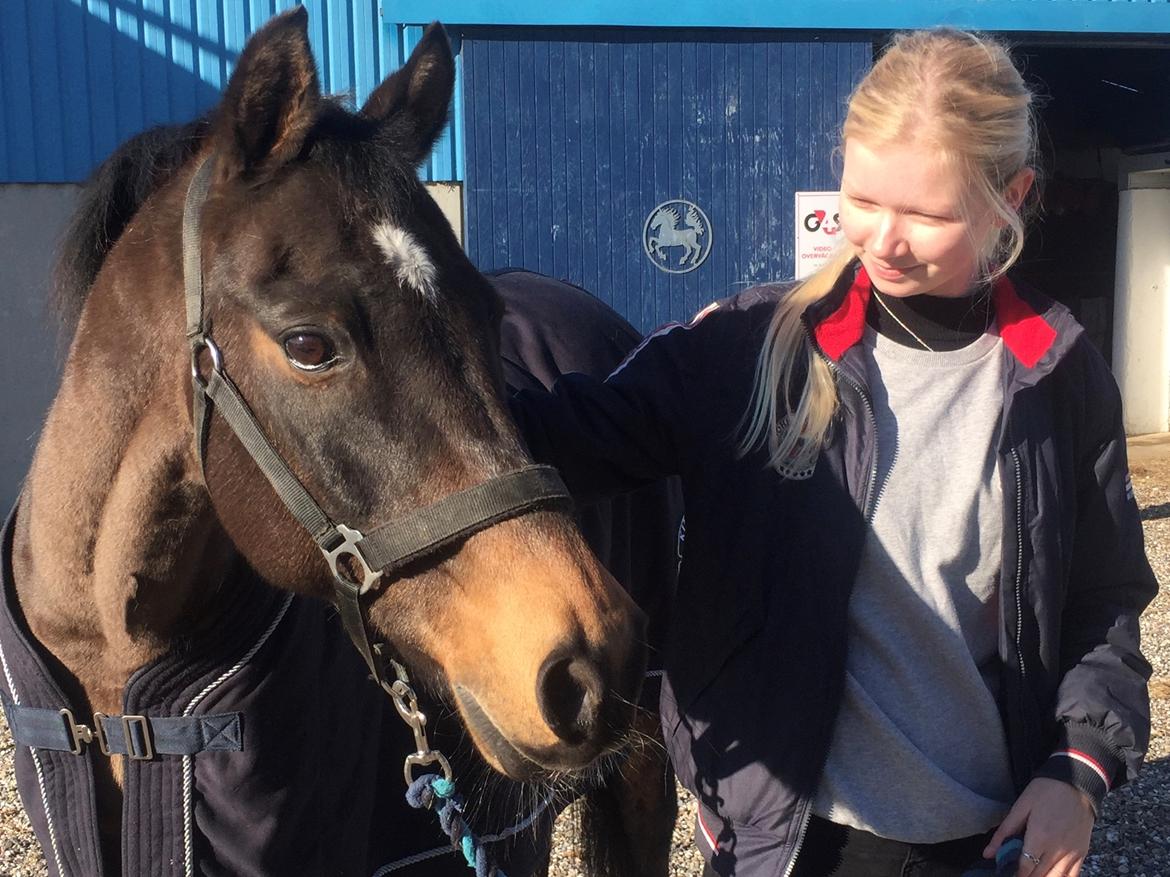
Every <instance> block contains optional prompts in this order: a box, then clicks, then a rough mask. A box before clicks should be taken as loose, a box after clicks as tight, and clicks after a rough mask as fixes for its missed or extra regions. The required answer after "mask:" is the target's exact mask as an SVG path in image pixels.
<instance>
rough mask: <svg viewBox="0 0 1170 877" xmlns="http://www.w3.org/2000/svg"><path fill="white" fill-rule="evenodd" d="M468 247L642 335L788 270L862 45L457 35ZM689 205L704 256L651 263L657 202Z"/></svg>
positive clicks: (654, 35)
mask: <svg viewBox="0 0 1170 877" xmlns="http://www.w3.org/2000/svg"><path fill="white" fill-rule="evenodd" d="M463 56H464V80H465V81H464V88H465V92H466V100H465V113H466V126H467V128H466V144H467V174H466V179H465V203H466V208H467V217H466V225H467V229H468V236H467V242H466V246H467V250H468V254H469V255H470V256H471V259H472V261H473V262H475V263H476V264H477V265H479V267H480V268H481V269H484V270H489V269H492V268H501V267H505V266H510V265H511V266H523V267H526V268H532V269H535V270H538V271H542V272H544V273H547V274H551V275H554V276H556V277H563V278H567V279H569V280H572V281H573V282H575V283H578V284H580V285H582V286H584V287H585V288H586V289H588V290H590V291H591V292H593V293H595V294H596V295H597V296H599V297H600V298H602V299H604V300H605V301H606V302H608V303H609V304H610V305H611V306H612V307H613V308H614V309H616V310H617V311H618V312H620V313H622V314H623V315H625V316H626V318H627V319H629V320H630V321H631V322H632V323H633V324H634V325H635V326H637V327H638V328H639V329H642V330H643V331H645V330H648V329H650V328H653V327H654V326H657V325H659V324H661V323H663V322H666V321H668V320H679V319H687V318H689V317H690V316H691V315H692V314H693V313H694V312H695V311H696V310H697V309H698V308H699V307H701V306H702V305H703V304H705V303H706V302H709V301H711V300H712V299H714V298H718V297H720V296H723V295H726V294H729V293H731V292H734V291H736V290H738V289H740V288H742V287H743V286H745V285H746V284H749V283H754V282H759V281H762V280H766V279H774V278H781V277H789V276H791V274H792V259H793V248H794V237H795V231H794V228H793V210H794V207H793V193H794V192H795V191H797V190H817V189H833V188H835V187H836V180H835V177H834V174H833V171H832V165H831V153H832V151H833V148H834V146H835V143H836V132H837V130H838V128H839V126H840V124H841V121H842V117H843V111H844V106H845V100H846V98H847V96H848V94H849V92H850V90H851V89H852V86H853V84H854V83H855V82H856V81H857V80H858V79H859V78H860V77H861V76H862V75H863V73H864V71H865V70H866V69H868V66H869V64H870V63H871V59H872V46H871V44H870V43H869V42H868V41H857V42H819V41H810V40H807V37H806V38H805V39H804V40H802V39H799V38H788V39H786V38H785V35H784V34H783V33H781V32H776V31H762V32H735V33H723V34H719V35H713V34H712V33H711V32H710V31H699V32H676V33H675V34H674V35H669V32H668V35H667V36H663V35H662V34H661V32H658V31H650V30H629V29H620V30H618V29H611V30H597V29H588V30H583V29H576V30H566V29H562V30H550V29H520V28H507V29H490V28H488V29H473V28H469V29H465V30H464V35H463ZM669 199H686V200H688V201H692V202H694V203H696V204H697V205H698V206H699V207H700V208H701V209H702V210H703V211H705V212H706V214H707V216H708V217H709V219H710V221H711V224H712V227H713V231H712V247H711V251H710V255H709V256H708V258H707V259H706V261H705V262H703V263H702V264H701V265H700V266H699V267H698V268H697V269H696V270H694V271H692V272H690V273H687V274H667V273H665V272H663V271H662V270H660V269H659V268H657V267H656V266H655V265H654V264H652V263H651V261H650V259H649V258H648V257H647V255H646V253H645V252H644V250H643V244H642V235H643V229H644V226H645V223H646V220H647V217H648V215H649V214H650V212H651V211H652V210H653V209H654V207H655V206H656V205H658V204H660V203H662V202H664V201H667V200H669Z"/></svg>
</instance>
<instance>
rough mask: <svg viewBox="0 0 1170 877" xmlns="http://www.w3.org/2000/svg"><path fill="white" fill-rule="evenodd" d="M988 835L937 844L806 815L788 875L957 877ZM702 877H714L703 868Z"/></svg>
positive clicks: (977, 857)
mask: <svg viewBox="0 0 1170 877" xmlns="http://www.w3.org/2000/svg"><path fill="white" fill-rule="evenodd" d="M990 837H991V833H990V832H988V833H987V834H980V835H976V836H974V837H965V838H960V839H959V840H950V841H946V842H944V843H937V844H907V843H902V842H900V841H896V840H887V839H886V838H883V837H878V836H877V835H876V834H870V833H869V832H867V831H858V830H857V829H855V828H847V827H846V826H844V825H836V824H835V823H832V822H829V821H827V820H824V819H821V818H820V817H818V816H814V817H812V819H811V820H810V821H809V824H808V831H807V832H806V833H805V836H804V843H803V844H802V845H801V847H800V855H799V856H797V859H796V868H795V869H793V872H792V877H962V875H963V873H964V872H966V871H967V870H969V869H971V868H973V867H975V866H977V865H978V864H979V863H980V862H981V861H982V860H983V848H984V847H985V846H986V845H987V841H988V840H989V839H990ZM703 877H717V875H716V874H715V871H713V870H712V869H711V867H710V866H707V868H706V870H704V872H703Z"/></svg>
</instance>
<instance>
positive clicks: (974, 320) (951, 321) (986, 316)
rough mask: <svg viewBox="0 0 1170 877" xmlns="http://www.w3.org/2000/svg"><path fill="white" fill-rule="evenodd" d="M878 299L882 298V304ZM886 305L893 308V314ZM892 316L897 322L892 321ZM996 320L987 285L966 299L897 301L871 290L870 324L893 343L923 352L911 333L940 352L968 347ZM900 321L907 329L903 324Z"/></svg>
mask: <svg viewBox="0 0 1170 877" xmlns="http://www.w3.org/2000/svg"><path fill="white" fill-rule="evenodd" d="M878 296H881V301H880V302H879V301H878ZM883 304H884V305H886V306H887V307H888V308H889V313H888V312H887V311H886V309H885V308H883V307H882V305H883ZM890 313H892V314H893V315H894V316H895V317H897V319H893V318H891V316H890ZM994 317H995V310H994V308H993V307H992V305H991V289H990V288H989V287H987V286H980V287H979V288H978V289H977V290H975V292H974V293H973V294H972V295H968V296H964V297H962V298H942V297H940V296H934V295H912V296H908V297H906V298H895V297H893V296H889V295H882V293H880V292H879V291H878V290H877V289H876V288H873V287H871V293H870V297H869V307H868V308H867V309H866V312H865V321H866V323H868V324H869V325H870V326H871V327H872V328H873V329H874V331H876V332H878V333H879V334H881V335H884V336H885V337H886V338H889V339H890V340H891V341H896V342H897V343H898V344H901V345H903V346H905V347H914V348H917V349H918V350H921V349H922V344H920V343H919V342H918V341H917V340H916V339H915V338H914V337H913V335H911V334H910V332H913V333H914V335H917V336H918V337H919V338H921V339H922V341H924V342H926V344H927V346H928V347H930V349H931V350H939V351H945V350H958V349H960V348H962V347H966V346H967V345H968V344H970V343H972V342H973V341H975V339H977V338H978V337H979V336H981V335H982V334H983V333H984V332H986V331H987V329H988V328H989V327H990V326H991V322H992V320H993V319H994ZM898 320H901V321H902V322H903V323H904V324H905V327H904V326H901V325H899V324H898ZM907 328H909V330H910V331H909V332H908V331H907Z"/></svg>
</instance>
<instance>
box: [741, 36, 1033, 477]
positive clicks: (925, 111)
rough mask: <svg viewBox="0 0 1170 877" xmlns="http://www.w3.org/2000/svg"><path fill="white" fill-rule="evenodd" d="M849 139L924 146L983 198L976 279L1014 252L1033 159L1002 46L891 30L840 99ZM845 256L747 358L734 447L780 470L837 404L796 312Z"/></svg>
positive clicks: (841, 257)
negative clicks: (748, 382)
mask: <svg viewBox="0 0 1170 877" xmlns="http://www.w3.org/2000/svg"><path fill="white" fill-rule="evenodd" d="M850 139H854V140H856V141H858V142H863V143H865V144H866V145H867V146H871V147H875V148H881V147H883V146H887V145H891V144H911V143H914V144H919V145H925V146H927V147H928V148H930V149H932V150H935V151H936V154H937V155H938V156H939V157H940V159H941V160H942V161H944V162H945V163H946V164H948V165H949V166H950V167H951V168H953V169H954V171H955V172H956V173H958V174H960V175H961V176H962V178H963V179H965V180H966V181H967V182H968V186H969V188H968V191H967V200H968V201H969V203H970V204H971V205H972V206H976V207H980V208H985V207H989V208H990V209H991V210H992V211H993V212H994V214H995V215H996V217H997V218H998V220H999V222H998V223H996V224H995V226H994V234H993V236H992V238H991V239H989V240H986V241H977V242H976V247H977V250H978V256H979V269H980V272H981V275H982V277H983V279H985V280H988V281H990V280H992V279H994V278H996V277H998V276H999V275H1001V274H1002V273H1003V272H1005V271H1006V270H1007V269H1008V268H1009V267H1010V266H1011V265H1012V264H1013V263H1014V262H1015V261H1016V259H1017V258H1019V255H1020V252H1021V250H1022V249H1023V246H1024V221H1023V219H1022V217H1021V210H1020V208H1019V206H1018V205H1015V204H1012V203H1011V202H1010V201H1009V200H1008V199H1007V198H1006V197H1005V189H1006V188H1007V186H1008V184H1009V183H1010V182H1011V181H1012V179H1013V178H1014V177H1015V176H1016V174H1017V173H1019V172H1020V171H1021V170H1023V169H1025V168H1028V167H1031V166H1032V164H1033V162H1034V159H1035V151H1036V128H1035V122H1034V119H1033V115H1032V94H1031V92H1030V91H1029V90H1028V87H1027V86H1026V85H1025V84H1024V81H1023V78H1022V77H1021V76H1020V73H1019V71H1018V70H1017V69H1016V67H1015V65H1014V64H1013V63H1012V59H1011V57H1010V56H1009V55H1008V52H1007V49H1006V48H1005V47H1004V46H1003V45H1002V44H1000V43H998V42H996V41H995V40H993V39H989V38H988V37H985V36H982V35H977V34H972V33H965V32H962V31H956V30H949V29H940V30H928V31H912V32H909V33H902V34H898V35H897V36H896V37H895V38H894V40H893V41H892V42H891V43H890V45H889V46H888V47H887V48H886V50H885V51H884V52H883V53H882V55H881V57H880V58H879V59H878V61H877V62H876V63H875V64H874V66H873V69H871V70H870V71H869V73H868V74H867V75H866V76H865V78H864V79H862V81H861V82H860V83H859V84H858V86H857V88H856V89H854V91H853V94H852V96H851V97H850V98H849V106H848V110H847V112H846V115H845V123H844V125H843V126H842V131H841V140H842V144H844V143H846V142H848V141H849V140H850ZM855 256H856V253H855V252H854V250H853V249H852V248H851V247H849V245H848V244H846V245H845V246H844V247H843V248H842V249H841V250H840V251H839V252H838V253H837V255H836V257H835V258H834V259H833V260H832V261H831V262H829V264H827V265H825V266H824V267H823V268H821V269H820V270H819V271H817V272H816V273H815V274H813V275H812V276H811V277H809V278H808V279H806V280H805V281H803V282H802V283H800V284H799V285H798V286H796V287H795V288H794V289H793V290H792V291H791V292H789V293H788V294H787V295H786V296H785V297H784V298H783V299H781V300H780V302H779V303H778V304H777V306H776V312H775V314H774V315H773V317H772V322H771V324H770V325H769V327H768V332H767V335H766V336H765V339H764V345H763V348H762V349H761V351H760V356H759V359H758V360H757V363H756V373H755V386H754V389H753V391H752V401H751V403H750V405H749V408H748V410H747V412H746V413H745V415H744V418H743V423H742V433H743V435H742V438H741V440H740V446H739V450H740V453H741V454H747V453H749V452H750V451H752V450H754V449H756V448H759V447H763V446H765V445H766V446H767V448H768V456H769V461H768V462H769V465H770V466H771V467H772V468H773V469H775V470H776V471H778V472H780V473H781V474H782V475H785V476H793V475H799V474H800V473H802V472H805V471H808V470H809V469H811V467H812V465H813V464H814V463H815V462H816V459H817V455H818V454H819V452H820V449H821V446H822V445H823V444H824V442H825V440H826V438H827V435H828V430H829V424H830V423H831V421H832V417H833V412H834V410H835V409H836V405H837V393H836V385H835V382H834V379H833V375H832V373H831V372H830V369H829V366H828V364H827V363H825V362H824V361H823V359H822V358H821V357H820V356H818V355H817V354H816V352H815V350H814V349H813V345H812V344H811V343H805V338H804V331H805V330H804V324H803V322H802V316H803V314H804V311H805V310H806V309H807V308H808V307H809V305H811V304H813V303H815V302H817V301H819V300H821V299H822V298H824V297H825V296H826V295H828V294H829V293H830V292H831V291H832V290H833V289H834V288H835V287H836V285H837V282H838V281H839V280H840V279H841V278H842V275H844V273H845V272H846V271H849V270H851V265H852V262H853V259H854V257H855ZM802 362H803V363H804V364H805V366H806V367H805V368H800V367H799V365H800V364H801V363H802ZM796 381H799V382H800V383H801V386H799V387H797V386H795V382H796Z"/></svg>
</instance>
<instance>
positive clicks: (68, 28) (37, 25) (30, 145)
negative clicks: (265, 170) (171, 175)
mask: <svg viewBox="0 0 1170 877" xmlns="http://www.w3.org/2000/svg"><path fill="white" fill-rule="evenodd" d="M296 2H297V0H0V182H67V181H77V180H81V179H84V178H85V177H86V176H88V175H89V172H90V171H91V170H92V169H93V168H94V167H95V166H96V165H97V163H98V162H100V161H101V160H102V159H103V158H105V156H107V155H108V154H109V153H110V152H111V151H112V150H113V149H114V147H116V146H117V145H118V144H119V143H121V142H122V141H123V140H125V139H126V138H127V137H130V136H131V135H133V134H136V133H137V132H139V131H141V130H143V129H144V128H147V127H149V126H151V125H157V124H161V123H164V122H179V121H186V120H188V119H192V118H194V117H195V116H197V115H198V114H199V113H201V112H203V111H204V110H206V109H208V108H209V107H211V106H212V105H214V103H215V102H216V100H217V99H218V95H219V93H220V91H221V90H222V88H223V87H224V85H225V84H226V83H227V78H228V76H230V74H231V71H232V67H233V65H234V63H235V60H236V58H237V57H238V56H239V53H240V51H241V49H242V48H243V46H244V42H245V40H246V39H247V38H248V36H249V35H250V34H251V33H252V32H253V31H255V30H256V29H257V28H259V27H260V26H261V25H262V24H263V23H264V22H265V21H267V20H268V19H269V18H270V17H271V16H272V15H274V14H275V13H277V12H279V11H282V10H284V9H288V8H290V7H292V6H294V5H295V4H296ZM302 2H303V5H305V6H306V7H307V8H308V10H309V32H310V39H311V41H312V44H313V51H314V53H315V54H316V57H317V61H318V65H319V67H320V72H321V84H322V88H323V89H324V90H325V91H327V92H330V93H335V94H336V93H347V94H351V95H353V97H354V99H355V101H356V102H358V103H360V102H361V101H363V100H364V99H365V98H366V96H367V95H368V94H369V93H370V91H371V90H372V89H373V88H374V86H375V85H377V84H378V83H379V82H380V81H381V80H382V79H383V78H384V77H385V76H386V75H388V74H389V73H391V72H393V71H394V70H395V69H397V68H398V67H399V66H400V65H401V64H402V61H403V59H404V58H405V57H406V56H407V55H408V54H409V52H410V50H411V49H412V48H413V47H414V45H415V44H416V43H417V42H418V39H419V37H420V36H421V35H422V28H420V27H406V26H403V25H391V24H385V23H383V21H382V18H381V10H380V8H379V3H378V2H377V0H302ZM457 63H459V62H457ZM459 97H460V96H459V95H458V94H457V95H456V98H457V100H458V99H459ZM457 110H458V106H456V112H455V114H454V118H456V119H459V118H460V113H459V112H458V111H457ZM456 133H457V132H456ZM462 152H463V150H462V149H461V148H457V143H456V141H455V139H454V138H453V136H452V133H451V132H450V131H449V132H448V133H447V134H445V135H444V138H443V140H442V141H441V142H440V143H439V144H438V145H437V146H436V149H435V152H434V155H433V156H432V159H431V161H430V163H429V165H428V166H427V167H426V168H425V169H424V172H423V176H424V177H425V178H427V179H433V180H453V179H460V178H461V173H462Z"/></svg>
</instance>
